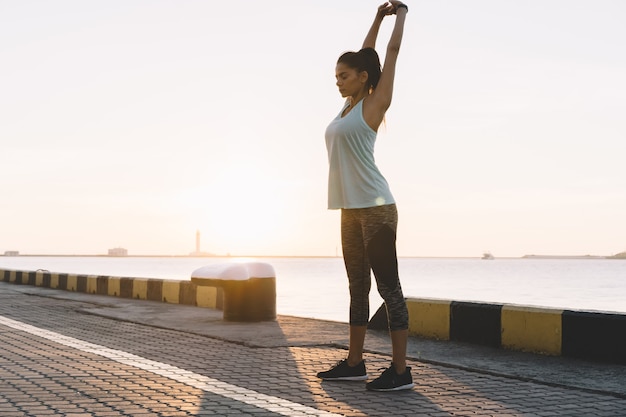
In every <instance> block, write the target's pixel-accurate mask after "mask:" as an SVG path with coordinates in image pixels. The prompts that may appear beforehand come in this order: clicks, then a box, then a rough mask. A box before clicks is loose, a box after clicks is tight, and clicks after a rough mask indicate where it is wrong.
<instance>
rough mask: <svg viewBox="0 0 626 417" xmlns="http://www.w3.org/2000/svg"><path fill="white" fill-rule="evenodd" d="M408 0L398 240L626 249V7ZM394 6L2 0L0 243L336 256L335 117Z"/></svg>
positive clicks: (387, 159)
mask: <svg viewBox="0 0 626 417" xmlns="http://www.w3.org/2000/svg"><path fill="white" fill-rule="evenodd" d="M408 4H409V8H410V10H409V14H408V16H407V21H406V27H405V33H404V39H403V43H402V48H401V51H400V57H399V61H398V70H397V74H396V81H395V91H394V98H393V102H392V105H391V108H390V109H389V111H388V113H387V115H386V122H385V125H384V126H381V128H380V129H379V135H378V141H377V145H376V161H377V164H378V166H379V168H380V169H381V171H382V172H383V174H384V175H385V177H386V178H387V180H388V182H389V183H390V186H391V190H392V192H393V194H394V196H395V199H396V202H397V204H398V210H399V215H400V222H399V230H398V242H397V245H398V254H399V255H400V256H424V257H431V256H432V257H480V256H481V255H482V254H483V252H486V251H489V252H491V253H492V254H493V255H494V256H496V257H518V256H523V255H527V254H543V255H588V254H590V255H613V254H616V253H618V252H622V251H626V221H624V220H625V219H624V216H625V213H626V163H624V155H626V122H625V119H624V115H625V113H626V77H625V76H624V74H626V53H625V52H624V51H626V25H624V24H623V22H624V21H625V19H626V2H623V1H621V0H615V1H610V0H595V1H591V0H588V1H581V0H541V1H539V0H530V1H524V2H519V1H502V0H474V1H471V2H470V1H467V0H449V1H433V0H431V1H419V2H410V3H408ZM378 5H379V2H375V1H369V0H367V1H366V0H343V1H335V2H319V1H314V0H307V1H292V2H269V3H268V2H258V1H252V0H240V1H237V2H235V3H228V2H219V3H218V2H216V1H211V0H205V1H187V0H182V1H174V0H170V1H157V0H150V1H147V0H146V1H141V0H131V1H127V0H123V1H122V0H107V1H87V2H86V1H82V0H76V1H67V0H60V1H55V2H48V1H32V0H20V1H17V0H15V1H11V0H0V55H1V57H2V65H0V179H1V181H0V200H1V203H0V254H2V253H4V251H9V250H16V251H19V252H20V253H21V254H76V255H88V254H105V253H106V252H107V250H108V249H110V248H114V247H124V248H127V249H128V252H129V254H130V255H186V254H188V253H189V252H192V251H194V250H195V235H196V231H197V230H198V231H200V233H201V250H202V251H205V252H210V253H213V254H216V255H225V254H231V255H234V256H249V255H267V256H280V255H284V256H286V255H290V256H335V255H336V254H338V253H339V254H340V253H341V243H340V234H339V220H340V217H339V216H340V213H339V211H335V210H327V208H326V202H327V197H326V191H327V189H326V186H327V171H328V162H327V156H326V148H325V143H324V131H325V129H326V126H327V125H328V123H329V122H330V120H331V119H332V118H334V117H335V116H336V114H337V113H338V112H339V110H340V108H341V106H342V104H343V101H342V99H341V97H340V94H339V93H338V91H337V88H336V86H335V73H334V70H335V63H336V60H337V57H338V56H339V55H340V54H341V53H343V52H344V51H347V50H358V49H359V48H360V46H361V44H362V41H363V38H364V36H365V34H366V32H367V30H368V28H369V26H370V24H371V22H372V20H373V17H374V15H375V12H376V8H377V6H378ZM393 21H394V17H387V18H386V19H385V21H384V22H383V27H382V28H381V32H380V35H379V38H378V43H377V50H378V51H379V53H380V55H381V58H384V54H385V48H386V44H387V41H388V39H389V34H390V31H391V28H392V26H393Z"/></svg>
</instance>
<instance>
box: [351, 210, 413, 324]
mask: <svg viewBox="0 0 626 417" xmlns="http://www.w3.org/2000/svg"><path fill="white" fill-rule="evenodd" d="M397 227H398V212H397V209H396V205H395V204H389V205H385V206H378V207H368V208H362V209H342V210H341V243H342V247H343V260H344V263H345V265H346V272H347V273H348V281H349V286H350V324H351V325H353V326H365V325H367V323H368V321H369V313H370V312H369V307H370V306H369V292H370V288H371V281H372V280H371V273H370V271H373V272H374V277H375V278H376V286H377V288H378V292H379V293H380V296H381V297H382V298H383V300H384V301H385V306H386V308H387V317H388V318H389V329H390V330H406V329H408V327H409V315H408V311H407V307H406V301H405V300H404V295H403V294H402V287H401V286H400V278H399V276H398V259H397V256H396V230H397Z"/></svg>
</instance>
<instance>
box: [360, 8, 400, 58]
mask: <svg viewBox="0 0 626 417" xmlns="http://www.w3.org/2000/svg"><path fill="white" fill-rule="evenodd" d="M393 12H394V8H393V6H392V5H391V4H390V3H389V2H386V3H384V4H381V5H380V6H378V11H377V12H376V17H375V18H374V22H372V26H371V27H370V30H369V31H368V32H367V35H366V36H365V40H364V41H363V46H362V48H372V49H376V38H378V30H379V29H380V24H381V23H382V21H383V19H384V17H385V16H387V15H390V14H393Z"/></svg>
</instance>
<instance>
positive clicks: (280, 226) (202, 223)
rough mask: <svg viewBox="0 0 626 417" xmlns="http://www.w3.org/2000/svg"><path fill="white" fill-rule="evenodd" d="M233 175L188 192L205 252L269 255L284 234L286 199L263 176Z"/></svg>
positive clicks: (270, 181)
mask: <svg viewBox="0 0 626 417" xmlns="http://www.w3.org/2000/svg"><path fill="white" fill-rule="evenodd" d="M252 171H253V170H252V169H251V170H249V171H248V172H243V171H242V170H237V172H231V173H230V175H221V176H220V177H219V178H216V179H215V180H213V181H211V182H210V183H209V184H207V186H205V187H201V188H196V189H193V190H188V191H187V192H186V194H187V195H186V198H185V199H184V200H186V204H187V207H186V209H188V210H190V211H192V213H193V219H194V220H195V222H196V225H195V226H194V227H196V228H198V229H199V230H201V231H202V236H203V246H204V247H203V250H204V251H207V252H211V253H215V254H217V255H222V254H233V255H235V254H237V255H241V254H245V255H256V254H267V253H268V252H271V247H268V246H271V243H272V242H275V240H276V236H277V235H278V234H281V233H284V232H285V230H286V228H287V224H286V223H287V222H286V219H285V216H284V209H285V200H286V197H285V196H284V194H283V193H281V192H280V190H279V187H280V185H279V184H277V183H276V181H275V180H274V181H272V180H269V179H267V178H264V177H263V174H262V173H259V172H252Z"/></svg>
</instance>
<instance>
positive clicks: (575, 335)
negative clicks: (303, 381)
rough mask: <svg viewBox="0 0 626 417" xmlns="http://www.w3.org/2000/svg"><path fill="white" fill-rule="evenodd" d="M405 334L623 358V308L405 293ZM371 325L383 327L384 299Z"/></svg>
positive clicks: (615, 360) (587, 356)
mask: <svg viewBox="0 0 626 417" xmlns="http://www.w3.org/2000/svg"><path fill="white" fill-rule="evenodd" d="M406 302H407V308H408V310H409V334H410V335H412V336H421V337H426V338H431V339H439V340H454V341H459V342H467V343H476V344H481V345H487V346H492V347H498V348H505V349H511V350H520V351H525V352H532V353H540V354H545V355H558V356H567V357H575V358H580V359H588V360H594V361H601V362H610V363H618V364H626V314H618V313H608V312H599V311H597V312H593V311H576V310H561V309H551V308H540V307H530V306H520V305H512V304H491V303H477V302H460V301H446V300H436V299H425V298H407V300H406ZM369 327H370V328H373V329H379V330H386V329H387V310H386V309H385V306H384V304H383V305H382V306H381V307H380V308H379V309H378V311H377V312H376V313H375V314H374V316H373V317H372V319H371V320H370V325H369Z"/></svg>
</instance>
